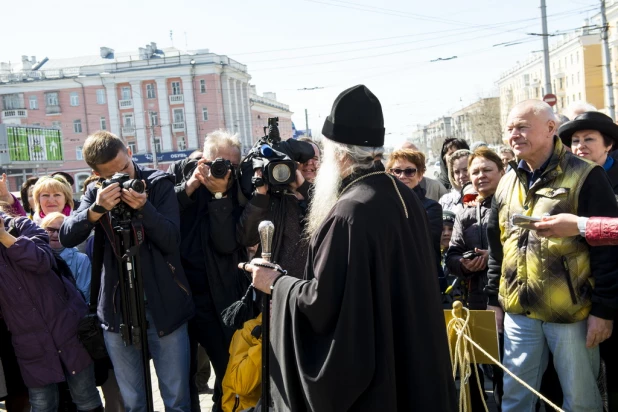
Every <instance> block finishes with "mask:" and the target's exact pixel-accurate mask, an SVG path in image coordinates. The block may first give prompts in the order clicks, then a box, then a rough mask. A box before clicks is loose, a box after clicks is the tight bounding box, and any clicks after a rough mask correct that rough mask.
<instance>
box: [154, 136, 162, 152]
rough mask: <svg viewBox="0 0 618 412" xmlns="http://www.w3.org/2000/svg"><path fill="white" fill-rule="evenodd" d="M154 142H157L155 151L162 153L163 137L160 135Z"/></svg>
mask: <svg viewBox="0 0 618 412" xmlns="http://www.w3.org/2000/svg"><path fill="white" fill-rule="evenodd" d="M154 144H155V151H156V152H157V153H161V152H162V151H163V149H162V147H161V139H160V138H158V137H155V138H154Z"/></svg>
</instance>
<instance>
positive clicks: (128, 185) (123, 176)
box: [101, 173, 146, 193]
mask: <svg viewBox="0 0 618 412" xmlns="http://www.w3.org/2000/svg"><path fill="white" fill-rule="evenodd" d="M114 183H118V184H119V185H120V187H121V188H123V189H126V190H129V189H133V190H135V191H136V192H137V193H144V189H146V187H145V186H144V182H142V181H141V180H137V179H131V178H130V177H129V175H128V174H127V173H115V174H114V175H113V176H112V177H110V178H109V179H107V180H104V181H103V182H102V183H101V187H102V188H106V187H107V186H109V185H111V184H114Z"/></svg>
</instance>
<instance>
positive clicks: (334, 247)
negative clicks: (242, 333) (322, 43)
mask: <svg viewBox="0 0 618 412" xmlns="http://www.w3.org/2000/svg"><path fill="white" fill-rule="evenodd" d="M335 119H336V120H335ZM383 124H384V122H383V117H382V108H381V106H380V102H379V101H378V99H377V98H376V97H375V96H374V95H373V93H371V92H370V91H369V89H367V88H366V87H365V86H362V85H360V86H355V87H353V88H351V89H348V90H346V91H344V92H343V93H342V94H341V95H339V97H338V98H337V100H336V101H335V104H334V106H333V112H332V114H331V115H330V116H329V117H328V118H327V120H326V121H325V124H324V129H323V131H322V133H323V134H324V136H326V139H324V149H325V158H324V160H323V163H322V165H321V168H320V171H319V172H318V176H317V178H316V190H315V195H314V197H313V200H312V204H311V206H310V212H309V215H308V218H307V230H308V232H309V234H310V235H311V241H310V248H309V255H308V263H307V267H306V271H305V275H304V278H305V280H299V279H296V278H294V277H291V276H281V275H280V273H279V271H278V270H276V269H272V267H273V265H272V264H270V263H267V262H265V261H264V260H261V259H255V260H254V261H253V262H252V263H251V264H247V265H246V266H245V267H246V269H247V270H250V271H252V272H253V283H254V285H255V287H256V288H257V289H259V290H261V291H262V292H265V293H272V295H273V301H272V326H271V335H270V336H271V342H270V343H271V345H272V354H271V358H270V374H271V379H272V388H271V392H272V399H273V402H274V408H275V410H276V411H294V412H303V411H319V412H329V411H333V412H334V411H337V412H342V411H376V410H384V411H413V410H417V411H453V410H455V409H456V406H455V389H454V384H453V380H452V376H451V365H450V361H449V355H448V348H447V338H446V333H445V326H444V317H443V314H442V311H441V308H440V302H439V296H438V294H437V293H436V290H437V288H438V285H437V274H436V265H435V261H434V259H433V255H432V253H433V251H432V247H431V238H430V235H429V224H428V220H427V215H426V213H425V211H424V209H423V207H422V205H421V203H420V201H419V199H418V197H417V196H416V195H415V194H414V193H413V192H412V191H411V190H409V189H408V188H407V187H406V186H405V185H403V184H402V183H401V182H399V181H397V179H395V178H393V177H392V176H389V175H387V174H386V172H385V170H384V167H383V166H382V164H381V163H380V162H379V161H377V162H374V160H376V159H380V158H381V156H382V153H383V148H382V146H383V144H384V126H383ZM275 230H277V229H276V228H275ZM265 266H266V267H265ZM269 267H270V268H269ZM424 383H427V384H424Z"/></svg>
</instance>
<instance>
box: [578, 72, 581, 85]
mask: <svg viewBox="0 0 618 412" xmlns="http://www.w3.org/2000/svg"><path fill="white" fill-rule="evenodd" d="M579 74H580V72H577V84H581V78H580V77H579Z"/></svg>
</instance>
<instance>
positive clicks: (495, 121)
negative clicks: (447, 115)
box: [451, 97, 502, 144]
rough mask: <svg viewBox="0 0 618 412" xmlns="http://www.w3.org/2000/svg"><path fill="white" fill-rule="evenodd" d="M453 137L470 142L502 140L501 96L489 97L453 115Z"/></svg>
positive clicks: (496, 141) (492, 142)
mask: <svg viewBox="0 0 618 412" xmlns="http://www.w3.org/2000/svg"><path fill="white" fill-rule="evenodd" d="M451 118H452V130H453V137H456V138H458V139H464V140H466V141H467V142H468V143H470V144H471V143H473V142H475V141H483V142H486V143H489V144H496V143H500V142H501V141H502V129H501V127H500V98H498V97H487V98H482V99H479V100H477V101H476V102H474V103H472V104H470V105H468V106H466V107H464V108H462V109H460V110H458V111H456V112H455V113H453V114H452V115H451Z"/></svg>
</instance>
